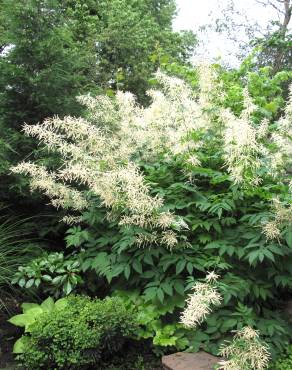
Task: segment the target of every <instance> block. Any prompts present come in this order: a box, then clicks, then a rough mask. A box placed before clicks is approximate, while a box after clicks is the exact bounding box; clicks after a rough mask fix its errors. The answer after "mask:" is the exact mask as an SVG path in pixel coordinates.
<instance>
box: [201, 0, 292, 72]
mask: <svg viewBox="0 0 292 370" xmlns="http://www.w3.org/2000/svg"><path fill="white" fill-rule="evenodd" d="M254 5H259V6H260V7H263V8H268V10H269V13H271V19H270V21H268V22H266V23H265V22H263V21H262V20H261V19H259V18H256V19H250V16H248V15H247V13H245V11H244V9H240V8H239V6H238V4H237V3H236V2H235V1H234V0H229V1H228V2H225V4H223V5H221V10H220V15H219V16H218V10H216V11H214V12H213V13H212V16H211V18H212V22H210V24H208V25H206V26H205V27H204V30H207V31H208V30H210V29H211V30H213V31H215V32H217V33H219V34H223V35H224V37H225V38H226V39H227V40H230V41H231V42H232V43H233V44H234V45H236V48H237V49H238V55H237V57H238V59H239V60H243V59H244V58H246V57H247V56H248V55H249V54H250V52H251V51H252V50H253V49H254V48H255V47H256V48H257V50H258V52H257V66H258V67H262V66H270V67H271V68H272V70H273V73H276V72H278V71H280V70H281V69H286V70H291V67H292V62H291V60H292V54H291V50H292V35H291V26H290V25H291V10H292V2H291V0H254Z"/></svg>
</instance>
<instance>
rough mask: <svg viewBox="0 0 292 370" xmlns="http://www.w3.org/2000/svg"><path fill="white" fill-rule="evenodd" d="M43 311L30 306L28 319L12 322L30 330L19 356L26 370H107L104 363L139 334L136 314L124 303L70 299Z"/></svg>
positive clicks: (26, 307)
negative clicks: (92, 368) (91, 367)
mask: <svg viewBox="0 0 292 370" xmlns="http://www.w3.org/2000/svg"><path fill="white" fill-rule="evenodd" d="M42 305H43V307H42ZM42 305H41V306H37V305H33V304H25V305H24V307H23V308H24V314H22V315H17V316H14V317H13V318H11V319H10V321H11V322H12V323H14V324H15V325H19V326H22V325H23V323H24V324H25V325H26V334H25V335H24V336H23V337H22V338H21V340H20V341H18V343H16V345H15V347H14V351H15V353H19V356H18V357H19V360H20V361H21V362H22V363H23V365H24V366H25V368H27V369H55V368H58V369H68V368H70V369H80V368H82V367H86V366H88V365H90V364H92V365H93V364H94V366H95V367H96V368H99V366H101V368H102V365H101V364H102V361H105V360H106V359H108V358H110V357H111V356H112V355H113V354H115V353H118V352H120V351H121V349H122V348H123V345H124V343H125V341H126V339H127V338H129V337H131V336H133V335H134V334H135V331H136V329H137V323H136V318H135V313H134V312H133V311H132V310H129V309H126V308H125V306H124V305H123V303H122V301H121V300H120V299H119V298H106V299H104V300H97V299H95V300H91V299H89V298H87V297H81V296H76V297H74V296H71V297H68V298H66V299H62V300H59V301H57V302H56V303H55V304H54V302H53V301H52V300H49V299H47V300H46V301H45V302H44V303H43V304H42ZM36 312H37V314H36ZM31 318H32V319H31Z"/></svg>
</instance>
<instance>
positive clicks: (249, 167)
mask: <svg viewBox="0 0 292 370" xmlns="http://www.w3.org/2000/svg"><path fill="white" fill-rule="evenodd" d="M255 109H256V106H255V105H254V104H253V103H252V101H251V98H250V96H249V94H248V91H247V90H246V89H245V90H244V109H243V111H242V113H241V115H240V117H236V116H235V115H234V114H233V113H232V112H231V111H230V110H227V109H224V110H222V112H221V119H222V121H223V122H224V124H225V131H224V152H225V155H224V158H225V161H226V165H227V168H228V172H229V173H230V174H231V176H232V178H233V180H234V182H235V183H242V182H244V181H245V180H246V178H248V179H249V180H252V179H254V178H256V177H257V176H256V171H257V169H258V168H259V167H260V165H261V161H260V160H261V158H262V157H263V156H265V155H266V153H267V152H266V148H265V147H264V145H263V144H261V143H260V141H259V139H260V138H263V137H265V136H266V134H267V127H266V125H267V122H266V120H264V121H263V122H262V124H261V125H260V126H259V128H258V129H256V127H255V126H254V125H253V124H252V123H251V121H250V118H251V114H252V113H253V112H254V111H255Z"/></svg>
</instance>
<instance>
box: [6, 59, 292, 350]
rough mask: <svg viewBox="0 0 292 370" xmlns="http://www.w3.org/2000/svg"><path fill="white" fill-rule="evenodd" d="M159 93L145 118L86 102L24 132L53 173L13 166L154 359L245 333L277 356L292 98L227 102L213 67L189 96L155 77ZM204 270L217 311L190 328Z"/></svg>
mask: <svg viewBox="0 0 292 370" xmlns="http://www.w3.org/2000/svg"><path fill="white" fill-rule="evenodd" d="M265 79H266V80H268V77H267V76H265ZM155 83H156V86H158V87H157V88H156V89H153V90H151V91H149V96H150V98H151V99H152V103H151V104H150V105H149V106H148V107H146V108H143V107H141V106H139V105H138V104H137V103H136V101H135V97H134V96H133V95H132V94H130V93H122V92H118V93H117V95H116V97H115V98H109V97H106V96H99V97H93V96H90V95H86V96H83V97H80V98H79V102H81V103H82V104H84V105H85V106H86V107H87V108H88V113H87V117H86V118H74V117H65V118H64V119H60V118H58V117H55V118H52V119H48V120H46V121H45V122H44V123H43V124H39V125H34V126H30V125H25V126H24V131H25V132H26V134H28V135H29V136H32V137H36V138H37V139H38V140H39V141H40V143H41V144H42V145H44V148H46V150H48V151H49V152H53V153H54V154H56V155H57V156H58V157H59V165H58V166H56V167H54V168H52V167H50V168H46V167H45V166H43V165H42V164H40V163H32V162H22V163H20V164H19V165H18V166H16V167H14V168H13V169H12V170H13V172H15V173H21V174H25V175H28V176H29V177H30V184H31V188H32V190H33V191H41V192H44V194H45V195H46V196H47V197H48V198H49V199H50V201H51V203H52V205H54V206H55V207H57V208H62V209H65V210H66V211H68V214H67V215H66V216H65V217H64V218H63V221H64V222H67V223H68V224H69V225H71V226H70V227H69V229H68V231H67V236H66V244H67V250H66V254H67V255H69V257H68V258H70V259H75V260H76V261H78V263H79V264H80V270H81V272H82V274H84V275H86V279H87V283H88V286H92V285H94V284H91V282H92V281H94V282H96V285H95V289H96V291H98V290H99V289H104V286H106V289H107V292H108V293H110V294H116V295H120V296H121V299H123V301H124V302H126V304H127V305H128V307H136V306H137V304H138V302H139V306H140V314H141V315H143V313H144V316H145V317H144V323H145V325H144V332H143V331H138V333H139V335H140V336H141V338H146V337H148V338H153V342H154V344H155V345H156V346H157V350H160V351H163V348H167V347H168V349H169V348H172V349H175V348H176V349H179V350H182V349H189V350H193V351H196V350H198V349H199V348H203V349H205V350H207V351H210V352H212V353H215V354H217V353H218V349H219V347H220V345H221V344H222V342H223V341H224V339H229V338H230V337H231V332H232V331H233V330H237V331H239V330H241V329H242V328H243V327H245V326H251V327H253V328H255V329H256V330H259V331H260V333H261V336H262V337H263V338H264V340H265V341H266V342H267V344H268V346H269V350H270V352H271V355H272V356H275V355H276V354H277V353H279V352H281V351H282V350H283V349H284V348H285V347H286V346H287V344H288V343H289V340H290V339H291V327H290V326H289V325H288V324H287V322H286V321H285V317H284V316H283V314H282V313H281V312H280V310H279V306H281V302H282V301H283V300H284V299H285V298H286V297H287V295H288V292H289V290H290V289H291V286H292V278H291V276H292V275H291V272H292V270H291V266H292V265H291V259H292V257H291V249H292V230H291V220H292V213H291V181H290V177H291V176H290V168H291V158H292V156H291V148H292V145H291V119H292V97H291V94H290V95H289V97H288V99H287V102H286V104H285V106H283V102H282V101H281V102H278V103H279V105H278V106H277V107H275V106H274V111H273V112H272V113H271V112H269V110H268V103H269V99H270V100H272V101H274V100H275V97H274V94H272V92H271V91H269V92H268V93H267V98H266V99H265V101H264V102H263V101H260V102H259V103H258V101H257V100H258V99H256V98H255V97H254V96H253V97H252V96H251V94H250V92H249V89H248V86H245V87H244V88H240V87H238V90H236V94H235V92H234V91H233V95H232V91H231V89H230V88H228V87H226V86H228V81H227V82H226V80H224V81H222V80H221V81H220V78H219V77H218V76H217V75H216V73H215V70H214V69H213V68H210V67H208V66H201V67H200V68H199V70H198V78H197V82H196V84H195V89H192V88H191V87H190V86H188V85H187V84H186V83H184V82H183V81H182V80H180V79H177V78H172V77H169V76H168V75H166V74H164V73H161V72H158V73H157V75H156V81H155ZM274 83H275V82H274ZM271 86H273V84H271ZM224 87H225V90H226V91H225V90H224ZM271 88H272V87H271ZM253 92H254V91H253ZM254 94H255V92H254ZM236 99H237V101H235V100H236ZM230 100H232V104H231V103H230ZM256 103H258V105H256ZM261 104H262V105H261ZM275 104H276V103H275ZM281 106H283V108H282V111H280V108H281ZM74 224H75V225H74ZM71 251H72V252H71ZM66 258H67V257H66ZM210 270H214V271H215V273H218V274H220V275H221V279H220V282H218V289H219V290H220V294H221V295H222V302H221V305H220V308H219V309H218V310H216V311H214V312H212V313H211V314H210V315H209V316H208V317H207V318H206V321H205V322H204V323H203V324H202V326H201V327H200V328H197V329H196V330H193V331H188V330H186V329H185V328H182V326H181V325H180V324H178V316H179V312H180V311H181V309H182V308H183V306H184V302H185V297H186V295H187V294H188V293H189V292H190V291H191V289H192V287H193V286H194V284H196V283H197V282H199V281H200V279H202V278H203V277H204V276H205V275H206V273H207V272H208V271H210ZM87 274H90V275H87ZM91 279H93V280H91ZM94 279H95V280H94ZM77 283H78V282H77ZM57 289H60V287H59V286H58V287H57ZM125 290H126V291H127V293H125ZM121 291H124V292H121Z"/></svg>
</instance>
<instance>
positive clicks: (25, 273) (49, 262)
mask: <svg viewBox="0 0 292 370" xmlns="http://www.w3.org/2000/svg"><path fill="white" fill-rule="evenodd" d="M12 283H13V284H18V285H19V286H20V287H21V288H23V287H25V288H28V289H29V288H39V287H41V288H42V289H43V291H44V292H45V293H47V294H51V295H54V296H55V297H59V296H60V295H62V294H63V295H68V294H70V293H71V292H72V290H73V289H74V288H75V287H76V286H77V284H80V283H82V278H81V276H80V264H79V262H78V260H76V259H75V258H74V256H72V257H65V256H64V254H63V253H51V254H47V255H44V256H42V257H39V258H36V259H34V260H32V261H31V262H30V263H29V264H27V265H25V266H20V267H18V271H17V272H16V273H15V275H14V278H13V280H12Z"/></svg>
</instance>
